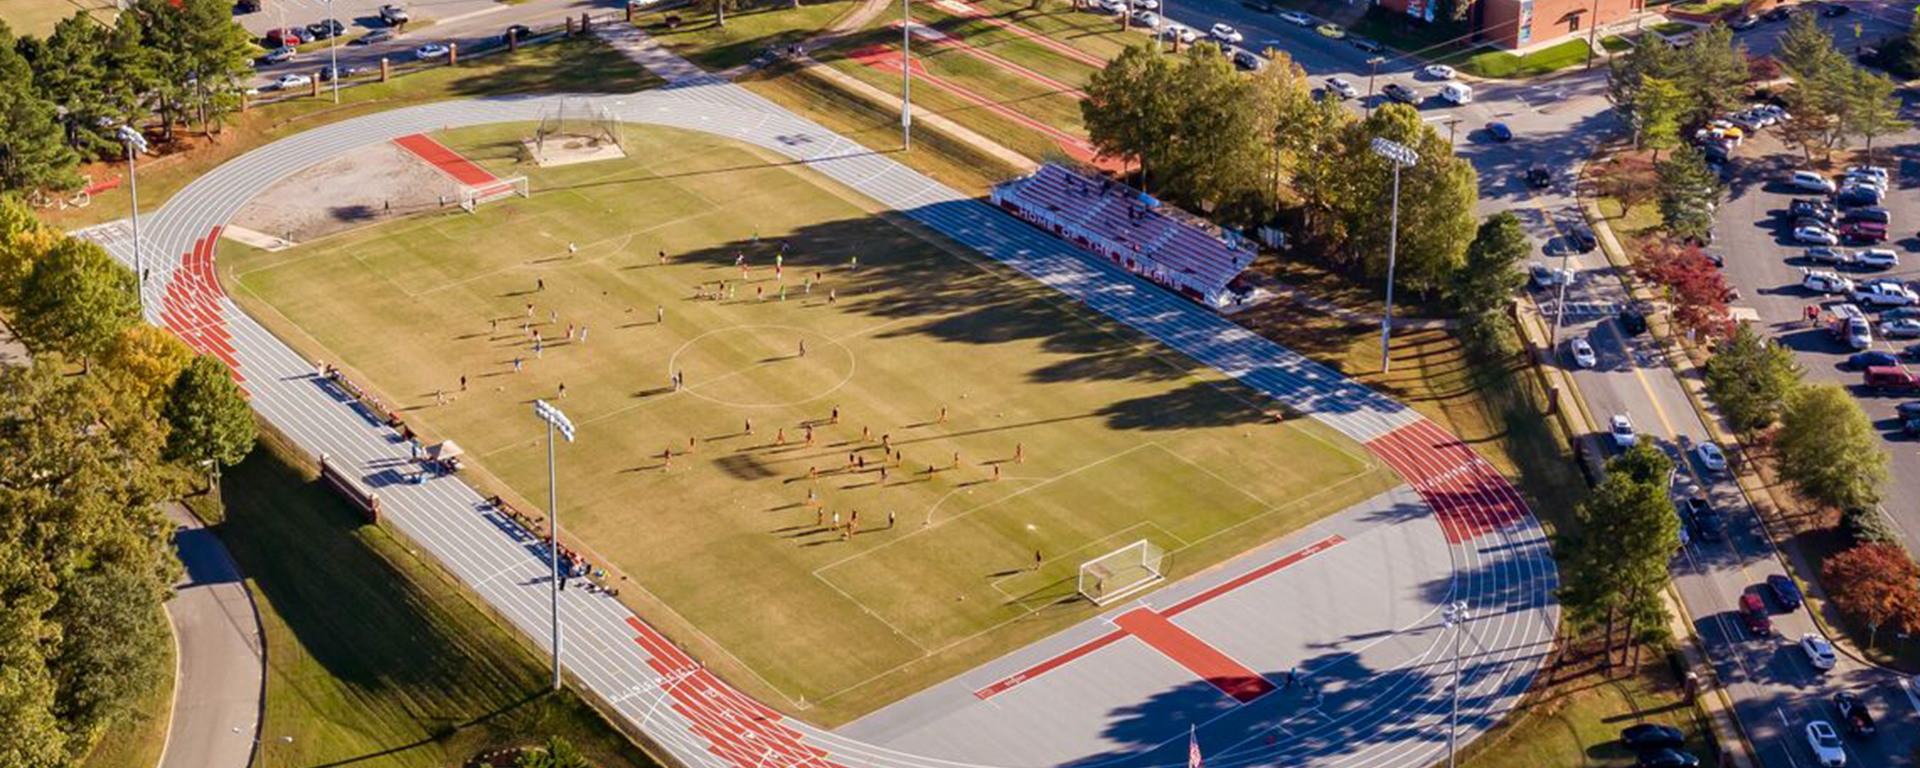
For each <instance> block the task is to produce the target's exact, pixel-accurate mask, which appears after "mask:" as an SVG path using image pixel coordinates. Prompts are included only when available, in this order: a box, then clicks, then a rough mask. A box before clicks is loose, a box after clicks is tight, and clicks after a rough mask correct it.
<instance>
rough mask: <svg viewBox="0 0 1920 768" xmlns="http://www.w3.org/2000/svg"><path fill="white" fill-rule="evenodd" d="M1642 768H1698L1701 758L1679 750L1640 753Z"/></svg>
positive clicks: (1657, 750)
mask: <svg viewBox="0 0 1920 768" xmlns="http://www.w3.org/2000/svg"><path fill="white" fill-rule="evenodd" d="M1640 765H1641V768H1698V766H1699V765H1700V758H1698V757H1694V756H1693V753H1692V752H1682V751H1680V750H1678V749H1656V750H1653V751H1651V752H1642V753H1640Z"/></svg>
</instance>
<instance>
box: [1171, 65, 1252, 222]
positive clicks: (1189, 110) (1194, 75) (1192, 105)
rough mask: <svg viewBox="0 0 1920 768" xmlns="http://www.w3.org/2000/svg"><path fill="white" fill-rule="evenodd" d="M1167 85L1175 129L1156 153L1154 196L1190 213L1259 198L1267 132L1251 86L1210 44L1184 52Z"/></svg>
mask: <svg viewBox="0 0 1920 768" xmlns="http://www.w3.org/2000/svg"><path fill="white" fill-rule="evenodd" d="M1172 82H1173V86H1172V87H1173V91H1172V92H1173V93H1174V94H1177V95H1176V96H1175V103H1174V104H1173V109H1174V114H1175V115H1177V118H1176V120H1175V124H1177V126H1178V130H1176V131H1174V133H1173V134H1172V135H1173V140H1171V141H1168V142H1166V145H1165V147H1164V149H1163V150H1161V151H1158V152H1156V153H1155V154H1156V155H1158V156H1159V157H1160V162H1161V166H1162V171H1163V172H1162V174H1161V177H1160V178H1161V181H1160V192H1159V194H1161V195H1162V196H1164V197H1167V198H1169V199H1172V200H1174V201H1176V202H1178V203H1180V204H1182V205H1183V206H1185V207H1187V208H1190V209H1193V210H1211V209H1213V208H1214V207H1215V206H1216V205H1218V204H1222V203H1228V204H1230V203H1232V202H1234V201H1237V200H1241V199H1244V198H1245V197H1247V196H1249V195H1258V193H1259V192H1260V190H1262V189H1265V188H1266V187H1267V185H1266V183H1265V179H1264V175H1265V174H1264V173H1263V171H1264V168H1265V167H1266V165H1267V162H1266V159H1267V157H1268V155H1269V152H1268V150H1267V147H1268V141H1267V138H1268V136H1269V135H1270V133H1271V131H1272V128H1271V127H1270V126H1267V125H1263V124H1262V122H1261V116H1260V115H1259V113H1258V112H1257V111H1256V109H1255V101H1254V98H1253V94H1252V92H1253V85H1252V83H1251V82H1250V81H1249V80H1248V78H1246V77H1243V76H1241V74H1240V72H1239V71H1238V70H1237V69H1236V68H1235V67H1234V66H1233V62H1231V61H1228V60H1227V57H1226V55H1225V54H1224V53H1222V52H1221V50H1220V47H1219V46H1217V45H1213V44H1211V43H1203V44H1199V45H1195V46H1193V47H1192V48H1188V49H1187V52H1186V54H1185V55H1183V56H1181V57H1180V59H1179V63H1178V64H1177V65H1175V67H1174V69H1173V78H1172Z"/></svg>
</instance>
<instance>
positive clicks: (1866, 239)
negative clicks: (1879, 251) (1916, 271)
mask: <svg viewBox="0 0 1920 768" xmlns="http://www.w3.org/2000/svg"><path fill="white" fill-rule="evenodd" d="M1840 237H1841V238H1843V239H1845V240H1846V241H1847V242H1849V243H1884V242H1886V241H1887V225H1885V224H1880V223H1877V222H1872V221H1849V222H1847V223H1845V224H1842V225H1840ZM1888 253H1892V252H1891V251H1889V252H1888ZM1895 260H1896V261H1898V259H1897V258H1896V259H1895Z"/></svg>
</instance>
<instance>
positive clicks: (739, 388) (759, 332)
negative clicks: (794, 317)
mask: <svg viewBox="0 0 1920 768" xmlns="http://www.w3.org/2000/svg"><path fill="white" fill-rule="evenodd" d="M736 337H737V340H736ZM803 340H804V341H805V342H806V344H807V354H806V357H801V356H800V342H801V341H803ZM703 349H712V350H716V352H715V353H707V354H703V353H702V350H703ZM729 357H732V358H736V359H731V360H729V359H728V358H729ZM702 358H705V360H707V361H711V364H709V365H701V366H699V367H697V368H696V369H695V370H691V371H688V370H686V366H687V365H688V364H691V363H697V362H700V361H701V360H702ZM855 362H856V361H855V358H854V356H853V350H851V349H848V348H847V345H845V344H842V343H840V342H839V341H838V340H836V339H834V338H832V337H830V336H825V335H822V334H820V333H818V332H815V331H809V330H807V329H805V328H796V327H794V326H791V325H736V326H732V327H728V328H716V329H714V330H711V331H707V332H706V333H702V334H700V335H698V336H695V337H693V338H691V339H688V340H687V342H686V343H684V344H681V345H680V348H679V349H676V350H674V351H673V356H672V357H669V358H667V376H668V377H669V378H671V377H672V376H673V373H674V371H682V372H684V373H686V374H687V379H688V384H687V387H686V389H684V390H682V391H683V392H686V393H687V394H689V395H692V396H694V397H698V398H700V399H702V400H706V401H708V402H712V403H717V404H720V405H727V406H733V407H736V408H784V407H789V406H796V405H803V404H806V403H811V402H813V401H815V400H819V399H821V398H824V397H826V396H828V395H831V394H833V393H834V391H836V390H838V389H840V388H841V387H842V386H845V385H846V383H847V382H848V381H849V380H851V379H852V378H853V371H854V368H855ZM703 377H704V378H703ZM795 390H798V391H799V392H801V393H802V394H800V395H798V396H794V397H784V398H780V397H777V396H778V395H780V394H783V393H792V392H794V391H795ZM756 395H765V397H757V396H756Z"/></svg>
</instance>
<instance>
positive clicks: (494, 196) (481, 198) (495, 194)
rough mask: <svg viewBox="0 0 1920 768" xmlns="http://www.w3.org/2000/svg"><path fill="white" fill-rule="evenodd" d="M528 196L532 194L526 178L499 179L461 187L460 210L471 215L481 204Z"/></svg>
mask: <svg viewBox="0 0 1920 768" xmlns="http://www.w3.org/2000/svg"><path fill="white" fill-rule="evenodd" d="M529 194H532V192H531V191H530V190H529V189H528V187H527V177H525V176H514V177H512V178H507V179H499V180H497V181H491V182H488V183H486V184H475V185H470V186H465V187H461V188H460V208H461V210H464V211H466V212H467V213H473V209H475V208H478V207H480V206H481V205H483V204H486V203H491V202H493V201H495V200H499V199H502V198H507V197H513V196H515V195H518V196H520V197H526V196H528V195H529Z"/></svg>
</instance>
